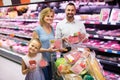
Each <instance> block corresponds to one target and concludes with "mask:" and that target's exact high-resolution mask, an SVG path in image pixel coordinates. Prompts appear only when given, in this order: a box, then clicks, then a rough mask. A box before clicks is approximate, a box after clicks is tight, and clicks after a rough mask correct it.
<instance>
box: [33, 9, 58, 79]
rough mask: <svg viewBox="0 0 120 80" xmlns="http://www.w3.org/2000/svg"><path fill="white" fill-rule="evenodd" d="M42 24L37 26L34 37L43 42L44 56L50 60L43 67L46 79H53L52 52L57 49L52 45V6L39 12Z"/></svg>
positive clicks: (42, 50)
mask: <svg viewBox="0 0 120 80" xmlns="http://www.w3.org/2000/svg"><path fill="white" fill-rule="evenodd" d="M39 17H40V18H39V21H40V26H38V27H36V28H35V30H34V31H33V38H39V40H40V41H41V43H42V48H41V49H40V52H42V54H43V57H44V58H45V59H46V60H47V61H48V63H49V65H48V66H47V67H45V68H43V72H44V75H45V79H46V80H51V79H52V70H51V62H50V61H51V59H50V57H51V52H55V51H56V50H55V49H52V48H51V47H50V42H49V41H50V40H51V39H54V30H53V28H52V26H51V23H52V22H53V19H54V11H53V10H52V9H51V8H45V9H43V10H42V11H41V12H40V14H39Z"/></svg>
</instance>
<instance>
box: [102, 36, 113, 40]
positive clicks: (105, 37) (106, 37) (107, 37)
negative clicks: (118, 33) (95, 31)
mask: <svg viewBox="0 0 120 80" xmlns="http://www.w3.org/2000/svg"><path fill="white" fill-rule="evenodd" d="M104 39H111V40H113V39H114V37H112V36H104Z"/></svg>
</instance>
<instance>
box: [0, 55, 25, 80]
mask: <svg viewBox="0 0 120 80" xmlns="http://www.w3.org/2000/svg"><path fill="white" fill-rule="evenodd" d="M24 77H25V76H24V75H22V73H21V65H20V64H17V63H15V62H13V61H10V60H8V59H6V58H3V57H1V56H0V80H24Z"/></svg>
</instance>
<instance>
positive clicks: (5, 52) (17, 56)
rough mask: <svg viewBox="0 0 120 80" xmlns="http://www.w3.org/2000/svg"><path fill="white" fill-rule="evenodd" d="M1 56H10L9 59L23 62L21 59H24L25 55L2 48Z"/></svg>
mask: <svg viewBox="0 0 120 80" xmlns="http://www.w3.org/2000/svg"><path fill="white" fill-rule="evenodd" d="M0 56H3V57H5V58H8V59H10V60H12V61H14V62H16V63H19V64H21V60H22V56H23V55H22V54H19V53H15V52H12V51H10V50H6V49H3V48H0Z"/></svg>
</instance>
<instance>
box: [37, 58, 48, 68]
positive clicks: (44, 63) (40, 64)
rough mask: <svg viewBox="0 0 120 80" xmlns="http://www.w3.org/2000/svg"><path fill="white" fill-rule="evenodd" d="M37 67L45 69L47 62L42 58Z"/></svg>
mask: <svg viewBox="0 0 120 80" xmlns="http://www.w3.org/2000/svg"><path fill="white" fill-rule="evenodd" d="M39 66H40V67H46V66H48V62H47V60H45V59H44V58H42V59H41V60H40V62H39Z"/></svg>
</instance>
